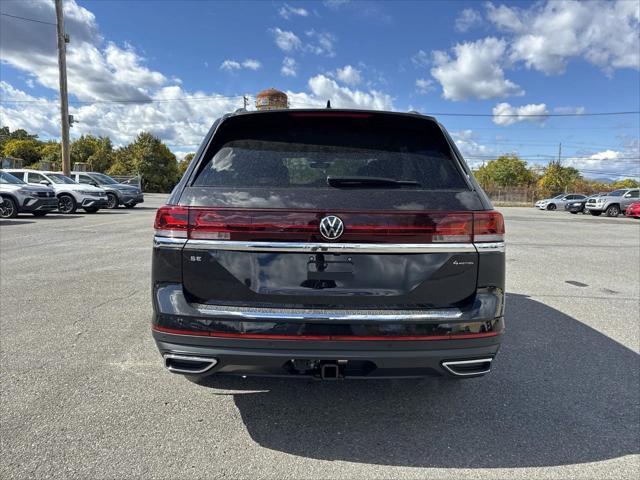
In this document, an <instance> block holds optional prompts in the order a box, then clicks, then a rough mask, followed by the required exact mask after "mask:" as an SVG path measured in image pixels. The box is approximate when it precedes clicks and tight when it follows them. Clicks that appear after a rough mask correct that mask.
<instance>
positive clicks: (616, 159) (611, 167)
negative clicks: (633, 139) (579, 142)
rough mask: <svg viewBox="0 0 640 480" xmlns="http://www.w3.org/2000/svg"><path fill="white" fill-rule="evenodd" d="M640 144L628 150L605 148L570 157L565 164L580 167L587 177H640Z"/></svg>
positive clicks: (564, 161) (565, 160)
mask: <svg viewBox="0 0 640 480" xmlns="http://www.w3.org/2000/svg"><path fill="white" fill-rule="evenodd" d="M638 153H639V152H638V145H637V144H636V145H635V149H629V150H627V151H624V150H623V151H619V150H603V151H601V152H596V153H593V154H590V155H588V154H587V155H583V156H579V157H575V156H574V157H569V158H566V159H564V160H563V164H564V165H566V166H569V167H574V168H576V169H578V170H579V171H580V172H581V173H582V174H583V175H584V176H585V177H595V178H597V177H609V178H614V179H617V178H620V177H628V178H640V163H639V162H638V160H637V158H638Z"/></svg>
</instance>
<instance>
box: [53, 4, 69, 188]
mask: <svg viewBox="0 0 640 480" xmlns="http://www.w3.org/2000/svg"><path fill="white" fill-rule="evenodd" d="M55 3H56V27H57V31H58V69H59V71H60V120H61V123H62V142H61V143H62V173H63V174H64V175H69V174H70V173H71V161H70V155H69V154H70V152H69V95H68V93H67V43H68V42H69V37H68V36H67V35H66V34H65V33H64V18H63V15H62V0H55Z"/></svg>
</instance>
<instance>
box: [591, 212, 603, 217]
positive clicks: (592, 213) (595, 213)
mask: <svg viewBox="0 0 640 480" xmlns="http://www.w3.org/2000/svg"><path fill="white" fill-rule="evenodd" d="M590 212H591V215H593V216H594V217H599V216H600V214H601V213H602V212H594V211H593V210H590Z"/></svg>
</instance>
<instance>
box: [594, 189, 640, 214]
mask: <svg viewBox="0 0 640 480" xmlns="http://www.w3.org/2000/svg"><path fill="white" fill-rule="evenodd" d="M639 197H640V189H638V188H621V189H619V190H614V191H613V192H609V193H607V194H606V195H604V196H601V197H598V198H590V199H589V200H587V203H586V205H585V209H586V210H588V211H589V213H591V215H595V216H596V217H597V216H598V215H600V214H602V213H603V212H604V213H605V214H606V215H607V217H617V216H618V215H620V214H621V213H623V212H624V211H625V210H626V209H627V207H628V206H629V205H631V204H632V203H634V202H637V201H638V198H639Z"/></svg>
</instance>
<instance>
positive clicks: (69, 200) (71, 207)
mask: <svg viewBox="0 0 640 480" xmlns="http://www.w3.org/2000/svg"><path fill="white" fill-rule="evenodd" d="M77 209H78V204H77V203H76V199H75V198H73V197H72V196H71V195H67V194H65V193H63V194H62V195H60V196H59V197H58V211H59V212H60V213H64V214H66V215H69V214H72V213H76V210H77Z"/></svg>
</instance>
